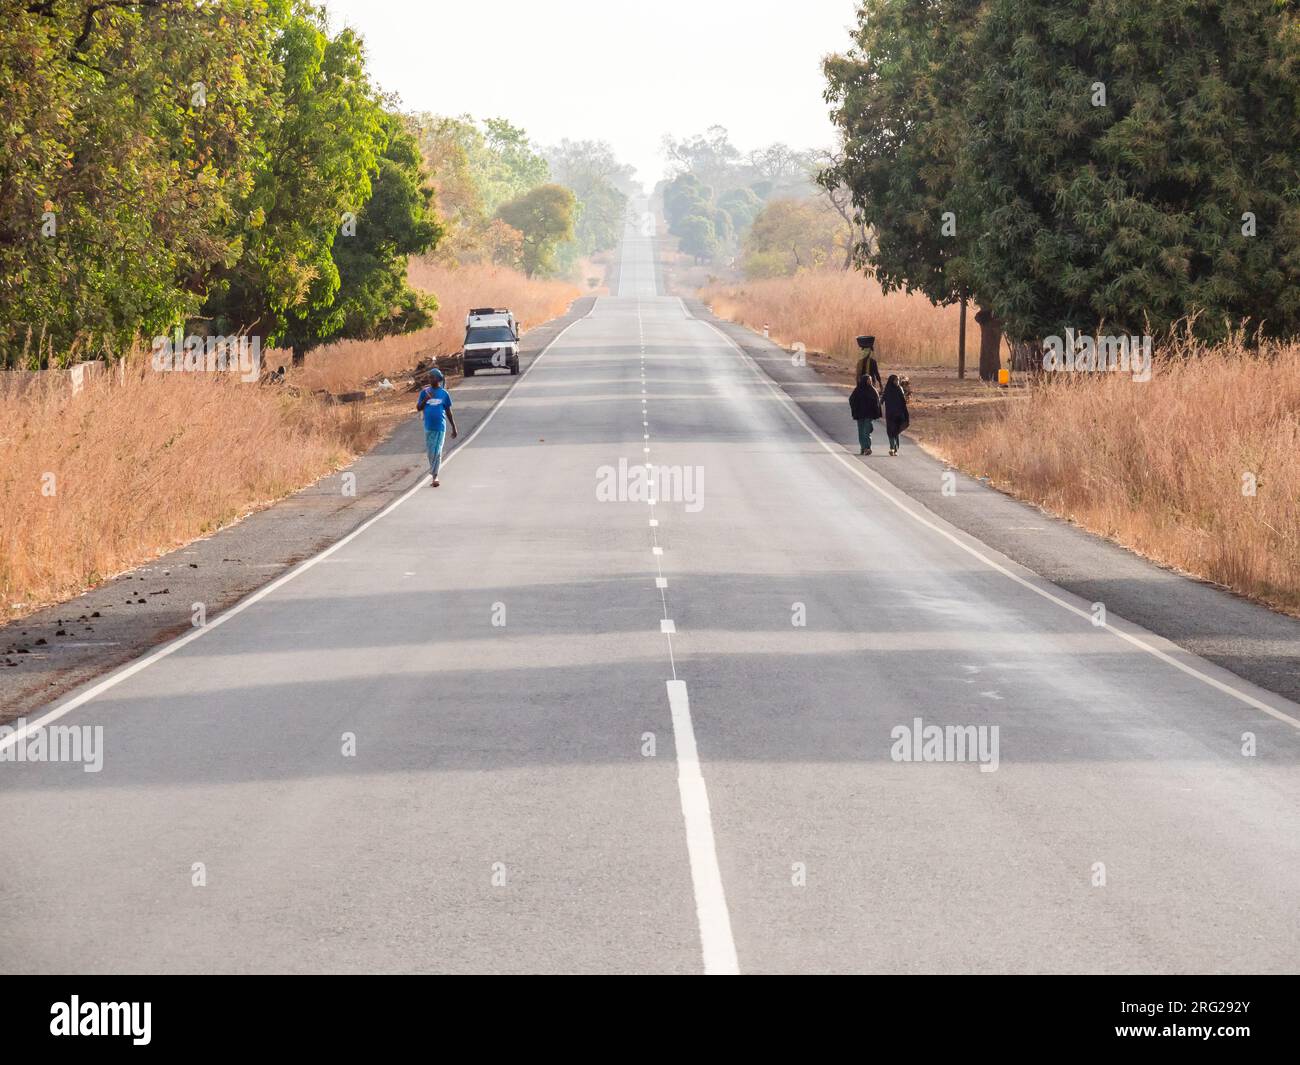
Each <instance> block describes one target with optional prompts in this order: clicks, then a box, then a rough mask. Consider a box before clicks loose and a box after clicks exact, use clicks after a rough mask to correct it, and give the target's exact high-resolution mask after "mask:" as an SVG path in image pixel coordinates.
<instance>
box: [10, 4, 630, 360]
mask: <svg viewBox="0 0 1300 1065" xmlns="http://www.w3.org/2000/svg"><path fill="white" fill-rule="evenodd" d="M0 124H2V125H3V129H4V138H5V152H4V153H3V155H0V366H28V367H36V366H44V365H49V364H50V363H51V362H52V361H53V362H63V361H68V360H71V359H74V358H85V357H96V356H103V355H108V356H110V357H111V356H114V355H119V354H121V353H123V352H124V351H127V350H129V349H130V348H131V347H132V346H133V345H134V344H135V343H137V342H138V341H139V339H140V338H148V337H151V336H155V335H162V334H167V333H170V332H171V331H172V330H173V329H175V328H178V327H184V326H186V324H187V323H195V322H196V320H198V321H201V322H202V323H203V326H204V328H207V329H208V330H209V331H210V332H212V333H216V334H220V335H229V334H234V333H239V332H247V333H251V334H254V335H257V336H259V337H261V338H262V340H263V342H264V343H266V344H268V345H280V346H291V347H293V348H294V350H295V352H296V353H301V352H304V351H306V350H307V349H308V348H310V347H312V346H314V345H317V344H321V343H325V342H328V341H331V340H335V339H339V338H343V337H366V338H373V337H380V336H384V335H386V334H390V333H395V332H403V331H407V330H411V329H417V328H420V327H422V326H424V325H427V324H429V323H430V321H431V320H432V315H433V314H434V313H435V311H436V309H437V303H436V300H435V299H434V298H433V297H432V296H430V295H428V294H425V293H419V292H416V291H413V290H412V289H411V288H410V286H409V285H408V283H407V280H406V263H407V258H408V257H409V256H411V255H422V254H439V255H443V256H445V257H446V258H447V259H449V260H459V261H464V260H467V259H474V258H489V259H491V260H493V261H497V262H501V263H503V264H506V265H509V266H512V267H517V268H520V269H525V270H527V271H528V272H529V273H530V274H531V273H537V274H552V273H558V272H567V271H570V270H572V269H573V268H574V266H575V264H576V262H577V261H578V259H579V258H581V257H582V256H584V255H589V254H592V253H593V252H595V251H598V250H601V249H603V248H608V247H612V246H613V244H614V243H615V241H616V240H617V237H618V232H619V230H618V224H617V223H619V222H621V218H622V214H623V210H624V206H625V203H626V198H625V197H626V191H627V189H628V188H629V187H630V182H631V174H630V171H629V170H628V168H626V167H622V166H620V165H619V164H618V163H617V161H615V160H614V159H613V157H612V153H610V152H609V149H608V147H607V146H606V145H603V144H600V143H599V142H563V143H562V144H561V145H559V146H557V147H556V148H553V149H550V150H548V151H543V150H541V149H538V148H536V147H535V146H533V145H532V144H531V143H530V142H529V140H528V138H527V135H526V134H525V132H524V131H523V130H520V129H518V128H517V127H515V126H513V125H511V124H510V123H509V122H507V121H505V120H503V119H491V120H488V121H486V122H477V121H475V120H473V119H471V118H469V117H467V116H462V117H460V118H439V117H437V116H431V115H409V114H403V113H402V112H401V110H400V109H399V107H398V105H397V102H396V101H395V100H394V99H392V98H391V97H388V96H386V95H385V94H384V93H383V92H382V91H381V90H380V89H379V88H378V86H377V85H376V83H375V82H374V80H373V78H372V76H371V73H370V71H369V70H368V68H367V65H366V57H365V53H364V50H363V46H362V42H361V40H360V39H359V38H358V37H357V35H356V34H355V33H353V32H352V31H351V30H349V29H346V28H343V29H339V30H334V29H332V28H331V26H330V24H329V22H328V21H327V18H326V15H325V12H324V10H323V8H322V7H320V6H319V5H317V4H313V3H311V2H310V0H223V2H222V3H220V4H213V3H207V2H204V0H138V2H131V0H121V2H113V3H104V2H102V0H31V2H19V3H13V4H6V5H5V19H4V20H3V23H0Z"/></svg>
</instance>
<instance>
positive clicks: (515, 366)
mask: <svg viewBox="0 0 1300 1065" xmlns="http://www.w3.org/2000/svg"><path fill="white" fill-rule="evenodd" d="M518 373H519V363H517V362H512V363H511V364H510V375H511V376H512V377H513V376H515V375H516V374H518Z"/></svg>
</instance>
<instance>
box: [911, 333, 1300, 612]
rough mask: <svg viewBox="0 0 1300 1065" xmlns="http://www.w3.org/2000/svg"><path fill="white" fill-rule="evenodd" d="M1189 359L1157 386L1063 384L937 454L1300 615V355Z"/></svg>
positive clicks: (1060, 378) (1186, 353)
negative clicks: (1248, 490)
mask: <svg viewBox="0 0 1300 1065" xmlns="http://www.w3.org/2000/svg"><path fill="white" fill-rule="evenodd" d="M1179 356H1180V357H1179V358H1177V359H1174V360H1172V361H1168V362H1159V363H1157V365H1156V368H1155V372H1154V375H1153V377H1152V379H1151V381H1149V382H1148V383H1146V384H1141V383H1136V382H1134V381H1133V380H1132V379H1131V377H1130V376H1129V375H1127V374H1119V373H1115V374H1099V375H1089V376H1086V377H1085V376H1083V375H1079V376H1074V375H1070V374H1059V375H1049V377H1048V379H1047V380H1045V381H1044V382H1043V383H1042V384H1041V385H1036V386H1034V387H1031V388H1030V389H1029V391H1028V394H1027V395H1025V396H1023V397H1021V398H1019V400H1018V402H1016V403H1014V404H1008V405H1005V406H1004V407H1003V408H1002V409H1001V410H1000V411H999V412H998V413H996V414H995V415H993V416H992V417H991V418H989V419H988V420H986V421H985V422H984V423H983V424H982V425H979V426H976V427H974V428H972V429H969V430H968V431H966V432H963V433H960V434H955V433H954V434H950V435H944V436H940V437H939V438H937V439H932V440H931V441H930V445H931V447H932V449H933V450H935V451H937V452H938V453H939V454H941V455H942V456H943V457H945V458H947V459H949V460H950V461H952V462H954V463H956V464H957V465H959V466H961V467H963V468H964V469H966V470H968V471H970V472H972V473H976V474H983V475H986V476H988V477H989V478H990V479H991V480H992V481H993V483H994V484H996V485H998V486H999V487H1001V488H1005V489H1007V490H1008V491H1011V492H1013V493H1014V494H1015V495H1018V496H1020V497H1022V498H1026V499H1029V500H1031V501H1032V502H1034V503H1037V504H1039V505H1040V506H1042V507H1044V508H1045V509H1047V510H1049V511H1051V512H1053V513H1056V514H1059V515H1061V516H1063V517H1067V518H1070V519H1071V520H1073V521H1076V522H1078V523H1079V524H1080V525H1082V526H1084V527H1086V528H1088V529H1091V530H1093V531H1094V532H1098V533H1101V534H1102V535H1105V536H1109V537H1112V538H1113V539H1115V540H1117V541H1119V542H1120V543H1123V544H1126V545H1128V546H1129V547H1132V548H1134V549H1136V550H1137V551H1140V552H1141V553H1142V554H1144V555H1146V556H1148V557H1149V558H1153V559H1156V560H1157V561H1159V562H1163V563H1165V564H1166V565H1170V566H1173V567H1176V568H1178V569H1181V570H1183V571H1185V572H1187V573H1193V574H1196V575H1197V576H1200V577H1204V578H1207V579H1209V580H1211V581H1214V582H1216V583H1218V584H1222V585H1224V586H1226V587H1228V588H1231V589H1233V590H1234V591H1237V592H1241V593H1243V594H1245V595H1248V596H1251V597H1253V598H1256V599H1259V600H1261V601H1263V602H1266V603H1269V604H1270V605H1272V606H1274V607H1277V608H1279V609H1282V610H1286V611H1288V612H1291V613H1295V614H1300V487H1298V486H1300V344H1291V345H1289V346H1283V347H1278V348H1272V349H1269V350H1267V351H1265V352H1263V353H1262V354H1251V353H1249V352H1247V351H1245V350H1244V349H1243V348H1242V347H1241V345H1240V344H1238V343H1232V344H1226V345H1223V346H1221V347H1218V348H1216V349H1213V350H1210V351H1205V350H1196V349H1187V348H1184V349H1183V350H1182V351H1181V352H1179ZM1249 477H1253V478H1254V479H1255V481H1256V483H1257V488H1256V494H1255V495H1254V496H1251V495H1248V494H1245V493H1244V492H1243V486H1248V485H1249Z"/></svg>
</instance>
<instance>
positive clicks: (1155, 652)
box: [678, 297, 1300, 729]
mask: <svg viewBox="0 0 1300 1065" xmlns="http://www.w3.org/2000/svg"><path fill="white" fill-rule="evenodd" d="M678 299H679V301H680V297H678ZM681 303H682V310H683V311H686V312H687V316H688V317H690V313H689V311H687V308H686V304H685V302H684V301H681ZM695 320H696V321H697V322H700V323H702V324H704V325H706V326H708V327H709V328H710V329H712V330H713V331H714V332H715V333H717V334H718V336H720V337H721V338H722V339H723V340H724V341H725V342H726V343H727V344H729V345H730V346H731V347H733V348H735V349H736V351H737V353H739V355H740V357H741V359H742V360H743V361H744V363H745V365H746V366H748V367H749V369H750V371H751V372H752V373H754V374H756V375H757V376H758V378H759V379H760V380H761V381H762V382H763V383H764V384H765V385H767V387H768V388H770V389H771V390H772V391H773V392H774V393H775V394H776V396H777V398H778V399H779V400H780V401H781V402H782V403H783V404H784V405H785V406H786V408H787V409H788V410H789V411H790V414H791V415H793V417H794V419H795V421H797V422H798V423H799V424H800V425H802V426H803V427H804V429H805V430H806V431H807V432H808V434H809V435H810V436H811V437H812V438H813V439H814V440H816V441H817V443H819V444H820V445H821V446H822V448H823V449H825V450H826V451H827V452H829V453H830V454H831V456H832V457H834V458H835V460H836V461H837V462H839V463H840V465H842V466H843V467H844V468H845V469H847V470H848V471H849V472H850V473H852V474H853V475H854V476H855V477H857V478H858V479H859V480H860V481H862V483H863V484H865V485H866V486H867V487H868V488H870V489H871V490H872V491H873V492H876V493H877V494H878V495H880V496H883V497H884V498H885V499H887V500H888V501H889V502H890V503H892V504H893V505H894V506H895V507H897V508H898V509H899V510H901V511H902V512H903V513H904V514H906V515H907V516H908V517H910V518H911V519H912V520H913V521H916V522H918V523H919V524H921V525H924V526H925V527H926V528H927V529H930V530H932V531H934V532H936V533H938V534H939V535H940V536H942V537H943V538H944V539H945V540H948V541H949V542H951V543H953V544H955V545H956V546H957V547H959V548H961V549H962V550H963V551H965V552H966V553H967V554H968V555H971V556H972V557H973V558H976V559H978V560H979V561H980V562H982V563H984V565H986V566H988V567H989V569H992V570H995V571H997V572H998V573H1001V574H1002V575H1003V576H1004V577H1008V578H1010V579H1011V580H1013V581H1015V582H1016V583H1017V584H1019V585H1020V586H1021V587H1024V588H1028V589H1029V590H1030V591H1031V592H1033V593H1034V594H1035V595H1039V596H1042V597H1043V598H1044V599H1047V600H1049V601H1050V602H1053V603H1055V604H1056V605H1057V606H1059V607H1062V608H1063V609H1065V610H1068V611H1069V612H1070V613H1072V614H1077V615H1078V616H1079V617H1081V618H1085V619H1087V620H1088V621H1089V622H1090V623H1092V614H1091V613H1089V612H1088V611H1086V610H1082V609H1080V608H1079V607H1077V606H1075V605H1074V604H1073V603H1067V602H1066V601H1065V600H1064V599H1062V598H1061V597H1060V596H1057V595H1053V594H1052V593H1051V592H1050V591H1048V590H1047V589H1046V588H1040V587H1039V586H1038V585H1037V584H1035V583H1034V582H1033V581H1028V580H1026V579H1025V578H1024V577H1021V576H1020V575H1019V574H1018V573H1013V572H1012V571H1011V570H1009V569H1007V568H1006V567H1005V566H1003V565H1001V564H999V563H997V562H995V561H993V559H991V558H989V557H988V556H987V555H985V554H983V553H981V552H980V551H977V550H976V549H975V548H973V547H971V546H970V544H967V543H965V542H963V541H962V540H961V539H959V538H958V537H956V536H954V535H953V534H952V533H950V532H949V531H948V530H947V529H944V528H941V527H940V526H938V525H936V524H935V523H934V522H932V521H930V520H929V519H928V518H926V517H924V516H923V515H921V514H918V513H917V512H916V511H914V510H913V509H912V508H911V507H909V506H906V505H905V504H904V503H903V502H902V501H901V500H899V499H898V498H896V497H895V496H894V494H893V493H891V492H887V491H885V490H884V489H883V488H882V487H881V486H880V485H878V484H876V483H875V481H873V480H872V479H871V478H870V477H868V476H867V475H866V473H865V472H864V471H862V470H860V469H859V468H858V467H857V465H855V464H854V463H852V462H850V461H849V460H848V459H847V458H846V457H845V455H844V452H843V450H842V449H841V448H839V447H838V446H837V445H836V444H834V443H833V442H830V441H828V440H827V439H826V437H825V435H824V434H823V433H822V432H821V430H820V429H818V428H817V427H815V426H813V425H809V423H808V422H807V421H806V420H805V419H804V416H803V412H802V411H801V410H799V408H798V406H797V405H796V404H795V402H794V401H793V400H792V399H790V397H789V396H787V395H786V394H785V392H784V391H782V390H781V387H780V386H779V385H778V384H777V383H776V382H775V381H773V380H772V378H771V377H769V376H768V375H767V374H766V373H765V372H764V371H763V369H762V367H760V366H759V365H758V364H757V363H756V362H755V361H754V359H753V358H752V357H751V356H750V354H749V353H748V352H747V351H745V349H744V348H742V347H741V346H740V345H739V344H737V343H736V342H735V341H734V340H732V339H731V337H729V336H727V334H726V333H724V332H723V331H722V330H721V329H719V328H718V327H717V326H716V325H714V324H713V323H712V322H710V321H706V320H705V319H703V318H696V319H695ZM891 487H893V486H892V485H891ZM894 490H895V491H897V492H900V494H901V489H897V488H895V489H894ZM904 498H910V497H908V496H904ZM968 535H969V534H968ZM1040 579H1041V580H1044V581H1046V578H1040ZM1047 583H1050V582H1047ZM1130 624H1132V622H1130ZM1096 627H1097V628H1099V629H1100V628H1104V629H1107V630H1109V631H1110V632H1112V633H1114V634H1115V635H1116V636H1118V637H1119V638H1120V639H1121V640H1124V641H1126V642H1127V643H1130V644H1132V645H1133V646H1134V647H1137V648H1139V649H1140V650H1143V651H1145V652H1146V653H1147V654H1149V655H1151V656H1152V657H1154V658H1158V659H1159V660H1160V661H1162V662H1165V663H1167V664H1169V665H1171V666H1173V667H1174V668H1175V669H1178V670H1180V671H1182V672H1183V673H1185V674H1187V675H1188V676H1189V677H1194V678H1195V679H1196V680H1199V681H1201V682H1202V683H1204V684H1207V685H1209V686H1210V687H1211V688H1214V689H1215V690H1216V691H1220V692H1222V693H1223V694H1225V695H1229V696H1231V697H1232V698H1234V699H1236V700H1237V701H1238V702H1241V703H1244V704H1246V705H1247V706H1250V707H1254V708H1255V709H1256V710H1262V711H1263V712H1264V713H1266V714H1268V715H1269V716H1270V717H1274V718H1276V719H1277V720H1278V721H1284V722H1286V723H1287V724H1288V725H1291V726H1292V727H1293V728H1296V729H1300V720H1297V719H1296V718H1294V717H1292V716H1291V715H1290V714H1287V713H1283V712H1282V711H1281V710H1278V709H1275V708H1274V707H1272V706H1269V705H1268V703H1266V702H1263V701H1262V700H1260V699H1256V698H1255V697H1254V696H1253V695H1250V694H1248V693H1247V692H1243V691H1239V690H1238V689H1236V688H1234V687H1233V686H1232V685H1230V684H1224V683H1223V681H1221V680H1218V679H1216V678H1214V677H1211V676H1209V675H1208V674H1206V673H1203V672H1201V671H1200V670H1199V669H1197V668H1196V667H1195V666H1189V665H1187V664H1186V663H1184V662H1180V661H1179V660H1178V659H1177V658H1175V657H1174V656H1173V655H1170V654H1167V653H1166V652H1164V651H1162V650H1160V649H1159V648H1158V647H1152V646H1151V645H1150V644H1148V643H1146V642H1145V641H1143V640H1141V639H1139V638H1138V637H1137V636H1134V635H1133V634H1132V633H1128V632H1125V631H1124V630H1123V629H1117V628H1115V627H1114V626H1113V625H1112V624H1111V623H1110V622H1109V621H1107V622H1106V624H1105V625H1097V626H1096ZM1186 653H1187V654H1191V652H1190V651H1188V652H1186ZM1280 698H1281V697H1280ZM1288 701H1289V700H1288Z"/></svg>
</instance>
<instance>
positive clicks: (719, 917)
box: [665, 680, 740, 976]
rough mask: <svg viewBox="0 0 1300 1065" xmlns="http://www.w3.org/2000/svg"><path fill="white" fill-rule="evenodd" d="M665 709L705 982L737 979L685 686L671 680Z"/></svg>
mask: <svg viewBox="0 0 1300 1065" xmlns="http://www.w3.org/2000/svg"><path fill="white" fill-rule="evenodd" d="M665 683H666V684H667V685H668V707H669V709H670V710H671V711H672V718H673V742H674V744H675V746H676V748H677V791H678V794H679V796H680V798H681V802H682V817H683V818H684V819H685V821H686V853H687V855H688V857H689V858H690V863H691V885H692V887H693V888H694V890H695V915H696V918H697V919H698V921H699V925H700V947H701V950H702V952H703V955H704V973H705V975H706V976H736V975H739V973H740V962H739V960H738V959H737V958H736V943H735V940H734V939H733V938H732V934H731V914H730V913H729V912H728V910H727V895H726V892H725V891H723V888H722V871H721V869H720V868H719V867H718V851H717V847H716V845H715V844H714V841H713V816H712V814H711V813H710V812H709V792H708V789H707V788H706V787H705V786H704V774H703V773H701V772H700V758H699V754H698V752H697V751H696V748H695V728H694V726H693V725H692V724H691V702H690V698H689V697H688V696H687V693H686V682H685V681H684V680H670V681H666V682H665Z"/></svg>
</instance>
